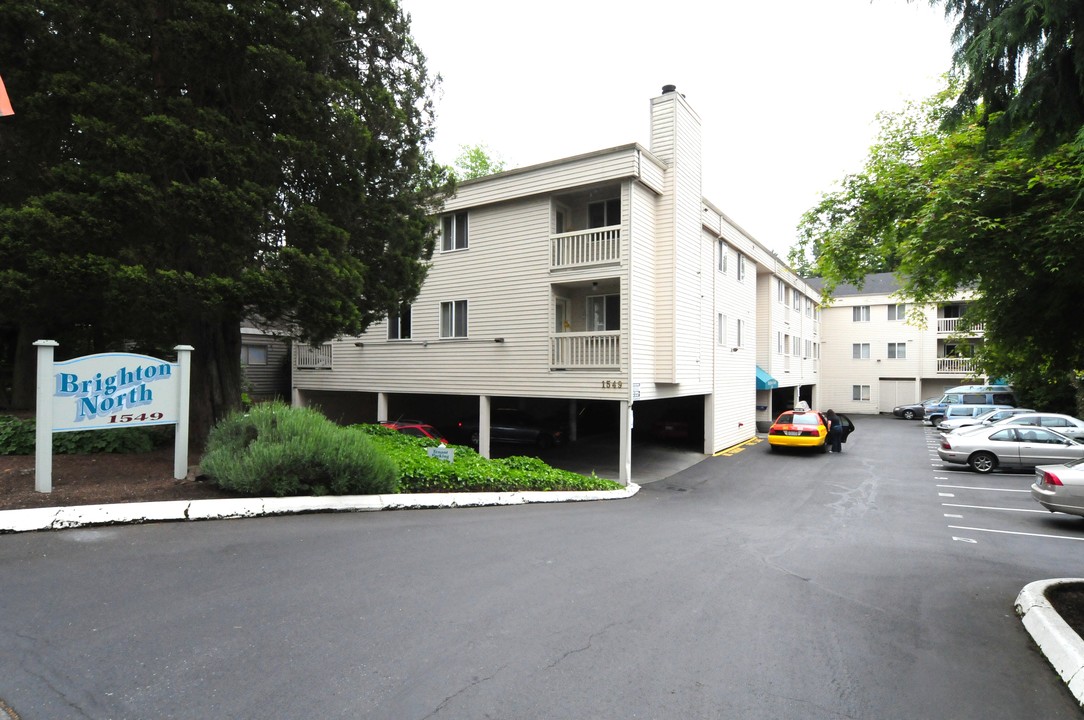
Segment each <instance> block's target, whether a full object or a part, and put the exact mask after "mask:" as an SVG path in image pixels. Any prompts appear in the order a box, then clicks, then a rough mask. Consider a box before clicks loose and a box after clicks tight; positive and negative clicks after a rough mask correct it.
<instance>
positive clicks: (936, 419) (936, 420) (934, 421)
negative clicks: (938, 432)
mask: <svg viewBox="0 0 1084 720" xmlns="http://www.w3.org/2000/svg"><path fill="white" fill-rule="evenodd" d="M942 419H943V418H942V416H941V415H931V416H930V425H933V426H934V427H937V426H938V425H940V424H941V420H942Z"/></svg>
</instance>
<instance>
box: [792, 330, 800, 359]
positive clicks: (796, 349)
mask: <svg viewBox="0 0 1084 720" xmlns="http://www.w3.org/2000/svg"><path fill="white" fill-rule="evenodd" d="M791 340H792V343H791V346H790V354H791V355H801V354H802V339H801V338H800V337H798V336H797V335H795V336H794V337H793V338H791Z"/></svg>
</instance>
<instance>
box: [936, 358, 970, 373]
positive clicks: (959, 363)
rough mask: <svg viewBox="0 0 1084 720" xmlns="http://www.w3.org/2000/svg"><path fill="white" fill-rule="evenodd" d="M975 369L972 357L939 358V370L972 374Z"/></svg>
mask: <svg viewBox="0 0 1084 720" xmlns="http://www.w3.org/2000/svg"><path fill="white" fill-rule="evenodd" d="M974 371H975V363H974V361H972V359H971V358H961V357H946V358H937V372H939V373H946V374H949V375H970V374H972V373H973V372H974Z"/></svg>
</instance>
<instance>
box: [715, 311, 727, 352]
mask: <svg viewBox="0 0 1084 720" xmlns="http://www.w3.org/2000/svg"><path fill="white" fill-rule="evenodd" d="M726 323H727V318H726V315H723V314H722V313H719V327H718V331H717V335H718V337H719V344H720V345H726Z"/></svg>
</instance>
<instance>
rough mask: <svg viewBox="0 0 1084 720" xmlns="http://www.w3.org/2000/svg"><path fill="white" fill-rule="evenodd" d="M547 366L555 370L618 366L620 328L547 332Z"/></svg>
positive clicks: (619, 362) (619, 358)
mask: <svg viewBox="0 0 1084 720" xmlns="http://www.w3.org/2000/svg"><path fill="white" fill-rule="evenodd" d="M550 367H551V368H553V369H558V370H582V369H595V368H598V369H603V368H605V369H614V368H620V367H621V331H620V330H607V331H603V332H563V333H556V334H553V335H551V336H550Z"/></svg>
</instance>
